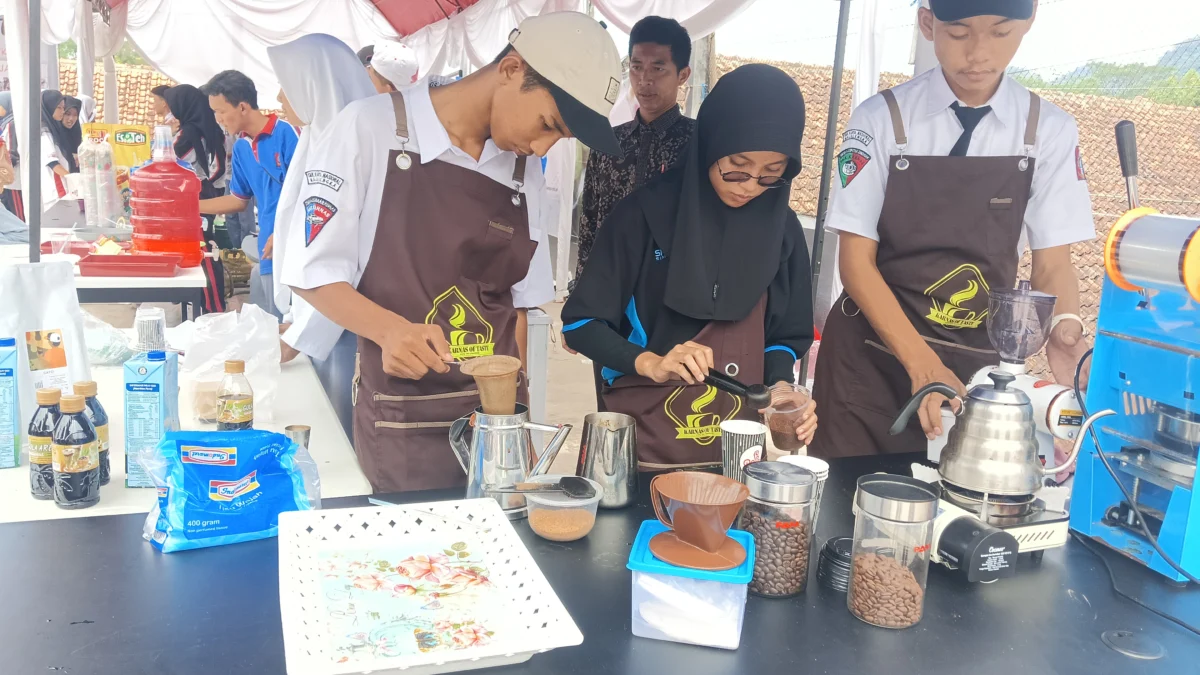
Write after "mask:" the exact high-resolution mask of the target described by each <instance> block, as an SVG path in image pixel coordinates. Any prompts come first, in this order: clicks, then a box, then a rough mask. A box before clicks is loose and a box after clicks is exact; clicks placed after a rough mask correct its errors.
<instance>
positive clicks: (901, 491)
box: [846, 473, 938, 628]
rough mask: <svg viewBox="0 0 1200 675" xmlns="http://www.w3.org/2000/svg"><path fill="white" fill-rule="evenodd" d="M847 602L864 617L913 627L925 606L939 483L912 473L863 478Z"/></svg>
mask: <svg viewBox="0 0 1200 675" xmlns="http://www.w3.org/2000/svg"><path fill="white" fill-rule="evenodd" d="M854 503H855V506H856V509H855V510H856V511H857V515H856V516H855V518H854V553H853V556H852V560H851V563H850V590H849V591H848V592H847V593H846V606H847V607H849V609H850V613H851V614H853V615H854V616H856V617H858V618H859V619H861V620H862V621H865V622H867V623H869V624H872V625H875V626H880V627H883V628H908V627H909V626H913V625H916V623H917V622H919V621H920V620H921V615H922V613H923V612H924V611H925V581H926V578H927V577H928V575H929V549H930V547H931V545H932V544H933V519H934V517H935V516H936V515H937V508H938V488H937V487H935V486H933V485H930V484H929V483H926V482H924V481H920V480H917V479H915V478H908V477H907V476H894V475H891V474H885V473H876V474H870V475H867V476H863V477H862V478H859V479H858V491H857V493H856V494H855V497H854Z"/></svg>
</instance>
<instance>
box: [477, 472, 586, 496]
mask: <svg viewBox="0 0 1200 675" xmlns="http://www.w3.org/2000/svg"><path fill="white" fill-rule="evenodd" d="M488 492H499V493H502V494H539V493H546V492H561V493H563V494H565V495H566V496H568V497H570V498H571V499H591V498H592V497H595V496H596V488H594V487H592V484H591V483H589V482H588V481H587V479H586V478H580V477H579V476H563V477H562V478H561V479H560V480H559V481H558V482H557V483H517V484H515V485H502V486H500V487H497V488H489V489H488Z"/></svg>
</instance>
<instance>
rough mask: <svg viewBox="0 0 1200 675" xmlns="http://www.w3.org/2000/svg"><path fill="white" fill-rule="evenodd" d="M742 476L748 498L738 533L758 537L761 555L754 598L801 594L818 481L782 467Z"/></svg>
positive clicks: (764, 465) (762, 467) (752, 467)
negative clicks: (740, 531)
mask: <svg viewBox="0 0 1200 675" xmlns="http://www.w3.org/2000/svg"><path fill="white" fill-rule="evenodd" d="M744 472H745V481H746V487H747V488H748V489H749V490H750V497H749V498H748V499H747V500H746V503H745V505H744V506H743V507H742V513H741V515H740V516H739V520H738V529H740V530H745V531H746V532H749V533H750V534H752V535H754V545H755V547H756V550H757V557H756V558H755V560H754V578H753V579H751V580H750V592H751V593H753V594H755V595H759V596H763V597H768V598H786V597H789V596H793V595H798V594H800V593H803V592H804V589H805V588H807V587H808V565H809V560H810V558H811V556H810V554H811V552H812V540H813V529H812V526H813V510H814V505H815V500H814V499H813V498H814V497H815V496H816V492H817V477H816V476H815V475H813V473H812V472H811V471H809V470H807V469H802V468H800V467H798V466H793V465H791V464H786V463H784V462H755V463H753V464H749V465H747V466H746V468H745V470H744Z"/></svg>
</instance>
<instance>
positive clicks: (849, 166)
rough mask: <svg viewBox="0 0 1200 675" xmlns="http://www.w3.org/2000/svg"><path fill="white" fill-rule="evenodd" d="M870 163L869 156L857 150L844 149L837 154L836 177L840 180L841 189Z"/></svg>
mask: <svg viewBox="0 0 1200 675" xmlns="http://www.w3.org/2000/svg"><path fill="white" fill-rule="evenodd" d="M870 161H871V156H870V155H868V154H867V153H866V152H863V151H862V150H859V149H858V148H846V149H845V150H843V151H842V152H841V153H840V154H838V176H840V177H841V179H842V187H846V186H847V185H849V184H850V183H851V182H852V181H853V180H854V178H855V177H856V176H858V174H859V173H860V172H862V170H863V167H865V166H866V165H867V162H870Z"/></svg>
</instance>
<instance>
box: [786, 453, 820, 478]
mask: <svg viewBox="0 0 1200 675" xmlns="http://www.w3.org/2000/svg"><path fill="white" fill-rule="evenodd" d="M779 461H781V462H786V463H788V464H791V465H793V466H798V467H800V468H802V469H808V470H809V471H811V472H813V473H814V474H816V476H817V480H819V481H821V480H825V479H826V478H829V462H826V461H825V460H823V459H820V458H819V457H810V456H808V455H784V456H783V457H780V458H779Z"/></svg>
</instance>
